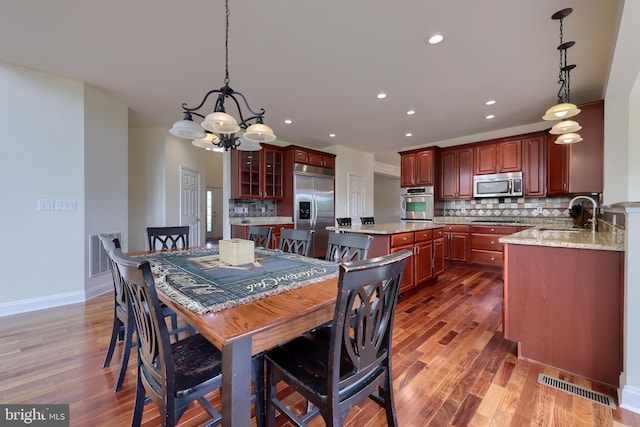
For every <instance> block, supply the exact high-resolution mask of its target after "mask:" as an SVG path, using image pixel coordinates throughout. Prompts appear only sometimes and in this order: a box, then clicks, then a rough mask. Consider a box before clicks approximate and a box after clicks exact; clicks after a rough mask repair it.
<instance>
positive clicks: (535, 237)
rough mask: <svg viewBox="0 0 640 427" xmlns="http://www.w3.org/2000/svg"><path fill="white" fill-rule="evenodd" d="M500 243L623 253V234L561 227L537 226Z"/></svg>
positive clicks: (502, 239) (506, 238) (507, 237)
mask: <svg viewBox="0 0 640 427" xmlns="http://www.w3.org/2000/svg"><path fill="white" fill-rule="evenodd" d="M499 241H500V243H507V244H514V245H530V246H551V247H557V248H575V249H593V250H599V251H624V239H623V234H622V233H620V232H617V231H596V232H593V231H591V230H590V229H577V228H569V227H561V226H553V227H550V226H537V227H533V228H529V229H527V230H523V231H519V232H517V233H514V234H510V235H508V236H504V237H501V238H500V239H499Z"/></svg>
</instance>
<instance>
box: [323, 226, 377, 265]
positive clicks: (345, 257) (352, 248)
mask: <svg viewBox="0 0 640 427" xmlns="http://www.w3.org/2000/svg"><path fill="white" fill-rule="evenodd" d="M372 239H373V237H371V236H369V235H366V234H347V233H330V234H329V241H328V243H327V255H326V256H325V259H326V260H327V261H338V262H342V261H356V260H363V259H366V258H367V255H368V254H369V246H370V245H371V240H372Z"/></svg>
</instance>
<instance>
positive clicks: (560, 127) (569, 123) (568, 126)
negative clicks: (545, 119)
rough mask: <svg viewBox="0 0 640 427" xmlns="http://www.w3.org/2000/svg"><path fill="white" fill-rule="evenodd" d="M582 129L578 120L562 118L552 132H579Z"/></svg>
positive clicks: (554, 133) (558, 133)
mask: <svg viewBox="0 0 640 427" xmlns="http://www.w3.org/2000/svg"><path fill="white" fill-rule="evenodd" d="M580 129H582V126H580V124H579V123H578V122H574V121H573V120H562V121H561V122H558V123H556V124H555V125H553V127H552V128H551V130H550V131H549V133H550V134H553V135H562V134H563V133H572V132H577V131H579V130H580Z"/></svg>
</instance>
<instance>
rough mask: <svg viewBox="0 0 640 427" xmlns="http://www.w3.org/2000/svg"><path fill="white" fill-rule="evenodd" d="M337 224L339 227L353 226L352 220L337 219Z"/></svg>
mask: <svg viewBox="0 0 640 427" xmlns="http://www.w3.org/2000/svg"><path fill="white" fill-rule="evenodd" d="M336 222H337V223H338V227H342V226H349V225H351V218H348V217H346V218H336Z"/></svg>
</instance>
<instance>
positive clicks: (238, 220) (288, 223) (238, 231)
mask: <svg viewBox="0 0 640 427" xmlns="http://www.w3.org/2000/svg"><path fill="white" fill-rule="evenodd" d="M229 225H231V238H237V239H247V237H248V235H249V234H248V233H249V227H252V226H257V227H273V232H272V234H271V242H270V243H269V248H270V249H278V247H280V230H281V229H283V228H293V219H292V218H291V217H290V216H254V217H248V216H247V217H231V218H229Z"/></svg>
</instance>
